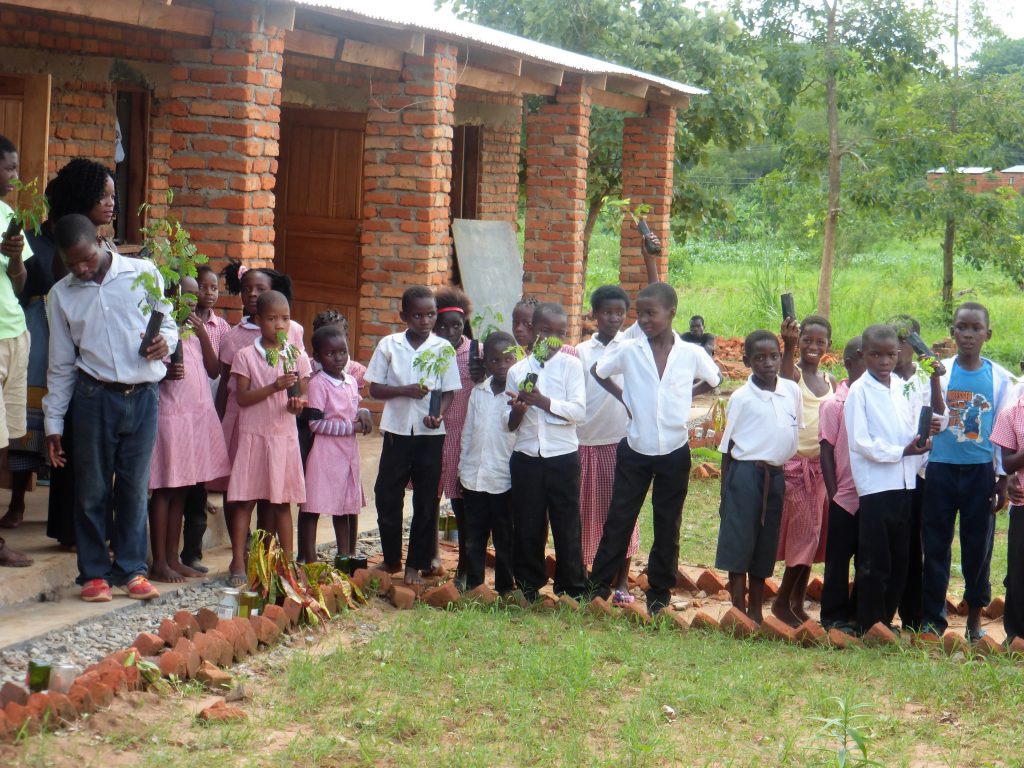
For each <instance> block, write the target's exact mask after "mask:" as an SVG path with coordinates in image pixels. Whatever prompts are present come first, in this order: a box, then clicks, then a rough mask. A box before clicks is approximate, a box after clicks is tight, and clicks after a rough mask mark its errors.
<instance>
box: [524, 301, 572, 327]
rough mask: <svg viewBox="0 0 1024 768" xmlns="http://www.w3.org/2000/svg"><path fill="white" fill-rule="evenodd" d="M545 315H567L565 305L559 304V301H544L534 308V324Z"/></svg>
mask: <svg viewBox="0 0 1024 768" xmlns="http://www.w3.org/2000/svg"><path fill="white" fill-rule="evenodd" d="M544 315H554V316H555V317H567V316H568V315H567V314H566V312H565V307H563V306H562V305H561V304H559V303H558V302H557V301H542V302H540V303H539V304H538V305H537V306H536V307H534V308H533V324H534V325H537V323H539V322H540V319H541V318H542V317H544Z"/></svg>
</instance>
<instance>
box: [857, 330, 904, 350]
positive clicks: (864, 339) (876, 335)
mask: <svg viewBox="0 0 1024 768" xmlns="http://www.w3.org/2000/svg"><path fill="white" fill-rule="evenodd" d="M860 336H861V348H862V349H863V348H864V347H866V346H867V345H868V344H873V343H877V342H881V341H895V342H896V343H899V340H900V338H899V336H897V335H896V329H895V328H893V327H892V326H891V325H882V324H875V325H869V326H868V327H867V328H865V329H864V332H863V333H862V334H861V335H860Z"/></svg>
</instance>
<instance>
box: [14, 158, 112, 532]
mask: <svg viewBox="0 0 1024 768" xmlns="http://www.w3.org/2000/svg"><path fill="white" fill-rule="evenodd" d="M45 194H46V200H47V202H48V203H49V206H50V211H49V216H48V218H47V220H46V221H45V222H43V225H42V228H41V230H40V232H39V234H38V235H37V234H35V233H34V232H32V231H31V230H28V231H26V232H25V237H26V238H28V241H29V244H30V246H31V248H32V253H33V258H31V259H29V260H28V261H27V262H25V268H26V270H27V271H28V276H27V278H26V280H25V288H24V289H23V290H22V292H21V296H20V301H21V305H22V307H23V308H24V310H25V322H26V324H27V325H28V330H29V334H30V336H31V345H30V347H29V360H28V409H27V426H28V434H27V435H26V436H25V438H24V439H23V440H19V441H18V442H17V443H16V444H13V445H11V449H10V452H9V455H8V467H9V469H10V471H11V485H12V488H11V505H10V508H9V509H8V510H7V514H6V515H5V516H4V517H3V518H2V519H0V527H4V528H14V527H16V526H17V525H19V524H20V523H21V520H22V516H23V515H24V513H25V491H26V490H27V488H28V485H29V482H30V481H31V479H32V473H33V472H36V471H38V470H39V468H40V467H41V466H42V465H43V461H44V457H45V455H46V438H45V435H44V434H43V411H42V398H43V395H44V394H46V368H47V364H48V356H49V347H50V329H49V326H48V325H47V319H46V301H45V299H46V294H47V293H49V292H50V288H52V287H53V285H54V283H56V282H57V281H58V280H60V279H61V278H62V277H63V276H64V275H65V273H66V270H65V269H64V263H63V262H62V261H61V259H60V258H59V256H58V254H57V245H56V242H55V240H54V236H53V232H54V226H55V225H56V224H57V222H58V221H59V220H60V219H61V218H62V217H64V216H67V215H68V214H72V213H78V214H82V215H83V216H86V217H87V218H88V219H89V220H90V221H91V222H92V223H93V224H94V225H96V227H97V228H104V227H105V228H109V226H110V224H111V222H112V221H113V220H114V210H115V191H114V175H113V173H112V172H111V170H110V169H109V168H107V167H106V166H105V165H103V164H102V163H97V162H95V161H94V160H87V159H85V158H82V157H79V158H76V159H74V160H72V161H71V162H69V163H68V164H67V165H65V166H64V167H63V168H61V169H60V171H58V172H57V175H56V176H55V177H54V178H53V179H52V180H51V181H50V183H49V184H47V185H46V191H45ZM100 245H101V247H102V248H104V249H106V250H110V251H113V250H116V248H115V246H114V244H113V242H112V241H110V240H106V239H103V240H101V243H100ZM70 430H71V420H70V419H69V420H68V422H67V426H66V428H65V433H64V437H65V439H64V446H65V451H68V450H69V449H70V447H71V444H72V439H71V435H70ZM71 459H72V457H71V456H68V463H67V465H66V466H65V467H63V468H51V471H50V506H49V514H48V516H47V521H46V535H47V536H49V537H50V538H52V539H56V540H57V541H58V542H60V544H61V545H62V546H64V547H66V548H70V547H72V546H74V543H75V528H74V500H75V488H74V475H73V471H72V467H71Z"/></svg>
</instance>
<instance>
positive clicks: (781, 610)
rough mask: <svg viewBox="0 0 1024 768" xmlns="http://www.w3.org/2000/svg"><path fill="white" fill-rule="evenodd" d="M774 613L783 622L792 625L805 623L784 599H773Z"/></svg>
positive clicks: (797, 625) (796, 625)
mask: <svg viewBox="0 0 1024 768" xmlns="http://www.w3.org/2000/svg"><path fill="white" fill-rule="evenodd" d="M772 614H773V615H774V616H775V618H777V619H778V620H779V621H781V622H782V623H783V624H788V625H789V626H791V627H799V626H800V625H801V624H802V623H803V622H802V621H800V619H798V618H797V616H796V614H795V613H793V611H792V610H790V607H789V606H788V605H787V604H786V603H784V602H783V601H782V600H773V601H772Z"/></svg>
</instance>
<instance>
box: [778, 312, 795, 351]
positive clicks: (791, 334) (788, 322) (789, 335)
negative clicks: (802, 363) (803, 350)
mask: <svg viewBox="0 0 1024 768" xmlns="http://www.w3.org/2000/svg"><path fill="white" fill-rule="evenodd" d="M780 333H781V335H782V345H783V346H784V347H785V348H786V349H793V348H794V347H796V346H797V345H798V344H799V343H800V323H798V322H797V321H796V318H795V317H785V318H783V319H782V330H781V332H780Z"/></svg>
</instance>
